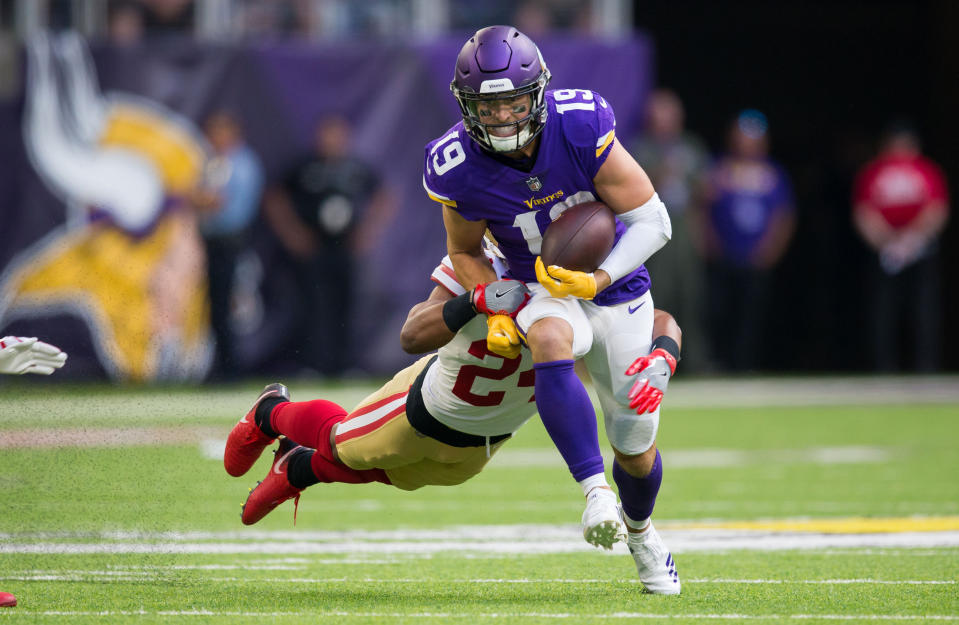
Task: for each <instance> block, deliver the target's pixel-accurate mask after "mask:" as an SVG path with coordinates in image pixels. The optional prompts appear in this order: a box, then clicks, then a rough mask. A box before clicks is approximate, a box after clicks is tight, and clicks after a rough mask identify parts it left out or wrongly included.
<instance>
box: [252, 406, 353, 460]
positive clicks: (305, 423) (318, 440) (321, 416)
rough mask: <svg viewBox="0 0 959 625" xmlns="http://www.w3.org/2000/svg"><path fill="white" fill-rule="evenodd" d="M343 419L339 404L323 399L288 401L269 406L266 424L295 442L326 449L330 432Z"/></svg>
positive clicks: (343, 412)
mask: <svg viewBox="0 0 959 625" xmlns="http://www.w3.org/2000/svg"><path fill="white" fill-rule="evenodd" d="M345 418H346V410H344V409H343V407H342V406H340V405H339V404H335V403H333V402H331V401H326V400H325V399H314V400H313V401H297V402H293V401H289V402H284V403H282V404H279V405H278V406H277V407H276V408H274V409H273V412H272V413H271V414H270V427H271V428H273V431H274V432H277V433H278V434H282V435H283V436H285V437H287V438H288V439H290V440H291V441H293V442H294V443H296V444H297V445H303V446H304V447H312V448H313V449H319V450H324V449H325V450H328V449H329V447H330V431H331V430H332V429H333V426H334V425H336V424H337V423H339V422H340V421H342V420H343V419H345Z"/></svg>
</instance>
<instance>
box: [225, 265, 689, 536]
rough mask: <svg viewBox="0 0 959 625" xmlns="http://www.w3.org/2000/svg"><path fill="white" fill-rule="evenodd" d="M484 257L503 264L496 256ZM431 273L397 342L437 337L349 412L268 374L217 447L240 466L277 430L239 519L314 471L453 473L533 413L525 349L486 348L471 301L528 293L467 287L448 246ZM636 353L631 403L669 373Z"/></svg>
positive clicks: (383, 476) (414, 484)
mask: <svg viewBox="0 0 959 625" xmlns="http://www.w3.org/2000/svg"><path fill="white" fill-rule="evenodd" d="M489 259H490V262H491V264H492V266H493V268H494V270H495V271H496V272H497V274H498V275H502V273H503V271H504V268H503V266H502V263H501V261H500V259H498V258H496V257H495V255H492V254H489ZM432 279H433V281H434V282H436V283H437V286H436V287H434V289H433V291H432V292H431V294H430V296H429V298H427V299H426V300H425V301H423V302H420V303H419V304H417V305H415V306H414V307H413V308H412V309H411V310H410V313H409V316H408V318H407V320H406V323H405V324H404V326H403V330H402V332H401V343H402V345H403V348H404V349H405V350H406V351H408V352H410V353H422V352H426V351H430V350H433V349H437V348H438V351H437V353H436V354H431V355H429V356H426V357H424V358H421V359H420V360H419V361H417V362H416V363H414V364H413V365H411V366H410V367H407V368H406V369H404V370H402V371H400V372H399V373H397V374H396V375H395V376H394V377H393V379H392V380H390V381H389V382H387V383H386V384H385V385H384V386H382V387H381V388H380V389H379V390H377V391H376V392H374V393H373V394H371V395H370V396H369V397H367V398H365V399H364V400H363V401H361V402H360V404H359V406H358V407H357V408H356V409H355V410H353V411H352V412H350V413H347V411H346V410H345V409H343V408H342V407H340V406H339V405H337V404H335V403H333V402H329V401H326V400H313V401H306V402H292V401H290V395H289V392H288V390H287V389H286V387H285V386H283V385H282V384H271V385H269V386H267V387H266V389H264V391H263V393H262V394H261V395H260V397H259V398H257V400H256V402H255V403H254V405H253V407H252V408H251V409H250V411H249V412H248V413H247V414H246V415H245V416H244V417H243V419H241V420H240V422H239V423H237V425H236V426H235V427H234V428H233V430H232V431H231V433H230V436H229V439H228V440H227V445H226V450H225V453H224V466H225V468H226V470H227V472H228V473H229V474H230V475H233V476H240V475H243V474H244V473H246V471H248V470H249V468H250V467H251V466H252V465H253V464H254V462H256V460H257V458H259V456H260V455H261V454H262V452H263V450H264V449H265V448H266V447H267V446H269V445H270V444H271V443H272V442H273V441H274V440H275V439H276V438H277V437H278V436H283V437H284V438H283V439H281V444H280V447H279V449H278V450H277V452H276V457H275V459H274V462H273V466H272V467H271V469H270V472H269V474H268V475H267V477H266V479H265V480H263V481H262V482H260V483H259V484H258V485H257V487H256V488H254V489H253V491H252V492H251V493H250V495H249V497H248V498H247V502H246V504H245V505H244V508H243V514H242V520H243V522H244V523H245V524H253V523H256V522H257V521H259V520H260V519H261V518H263V517H264V516H266V514H268V513H269V512H270V511H271V510H273V509H274V508H275V507H276V506H278V505H279V504H280V503H282V502H284V501H286V500H288V499H291V498H295V499H296V500H298V498H299V495H300V492H301V491H302V490H303V489H304V488H306V487H308V486H311V485H313V484H316V483H319V482H347V483H366V482H374V481H377V482H383V483H387V484H392V485H393V486H396V487H397V488H401V489H403V490H414V489H417V488H420V487H422V486H426V485H447V486H448V485H455V484H460V483H463V482H465V481H466V480H468V479H469V478H471V477H473V476H474V475H476V474H477V473H479V472H480V471H481V470H482V468H483V467H484V466H485V465H486V463H487V462H489V460H490V458H491V457H492V455H493V454H495V453H496V451H497V450H498V449H499V448H500V447H501V446H502V444H503V443H504V442H505V441H506V440H507V439H508V438H509V437H510V436H511V435H512V433H513V432H515V431H516V430H517V429H518V428H519V427H520V426H522V425H523V424H524V423H525V422H526V421H528V420H529V419H530V418H531V417H532V416H533V415H534V414H535V413H536V407H535V403H534V402H533V397H532V395H533V384H534V380H533V376H534V374H533V371H532V360H531V358H530V355H529V352H528V351H526V350H521V351H519V352H518V353H517V354H516V355H515V356H514V357H504V356H500V355H497V354H494V353H492V352H490V351H489V350H488V349H487V346H486V336H487V325H486V320H485V317H484V315H480V314H478V313H477V311H476V309H475V308H474V302H475V301H476V299H477V298H478V297H483V298H485V303H486V305H487V306H493V307H495V308H497V310H500V311H501V312H503V313H504V314H514V315H515V314H516V313H517V312H518V310H519V309H521V308H522V307H523V305H524V304H525V302H526V300H527V299H528V293H527V290H526V287H525V286H523V284H522V283H521V282H518V281H515V280H499V281H496V282H492V283H490V284H487V285H481V288H478V289H475V290H474V291H469V292H468V291H466V289H464V288H463V287H462V286H461V285H460V284H459V283H458V282H457V281H456V280H455V277H454V273H453V269H452V264H451V263H450V261H449V258H448V257H447V258H444V259H443V262H442V263H441V264H440V265H439V266H438V267H437V268H436V269H435V270H434V272H433V275H432ZM656 333H657V335H662V336H664V337H670V340H671V341H674V342H675V344H676V345H677V346H678V345H679V344H680V342H681V332H680V330H679V327H678V326H677V325H676V322H675V321H674V320H673V318H672V317H671V316H670V315H669V314H668V313H665V312H663V311H657V316H656ZM644 358H645V359H646V361H648V362H645V361H644V363H642V364H638V365H637V366H636V371H635V374H637V376H636V384H635V387H636V392H635V395H636V397H637V409H642V408H644V407H645V406H640V405H639V402H643V403H644V404H648V403H649V402H653V403H655V404H656V405H658V401H659V399H660V398H661V397H662V390H664V389H665V385H664V381H665V380H668V377H669V375H671V374H672V369H669V370H668V371H667V373H666V374H665V375H663V374H662V371H660V369H659V365H660V363H661V361H662V358H660V357H659V356H658V355H655V354H651V355H648V356H644ZM640 360H642V359H640ZM637 363H639V360H638V361H637ZM657 393H658V396H657ZM655 407H656V406H653V409H655ZM587 521H588V518H587V516H586V515H584V536H585V537H586V539H587V540H588V541H589V542H591V544H595V545H598V546H603V547H606V548H610V547H611V545H612V544H613V542H614V539H615V537H614V536H612V535H610V534H609V532H610V531H613V530H616V529H617V527H610V526H603V527H599V528H597V527H591V526H589V525H588V523H587ZM604 532H605V533H604Z"/></svg>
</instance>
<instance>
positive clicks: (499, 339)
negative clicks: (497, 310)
mask: <svg viewBox="0 0 959 625" xmlns="http://www.w3.org/2000/svg"><path fill="white" fill-rule="evenodd" d="M486 327H487V333H486V348H487V349H488V350H490V351H491V352H493V353H494V354H497V355H499V356H502V357H503V358H516V357H517V356H519V352H520V350H521V349H522V345H521V344H520V342H519V332H517V330H516V322H515V321H513V318H512V317H510V316H509V315H492V316H490V317H487V318H486Z"/></svg>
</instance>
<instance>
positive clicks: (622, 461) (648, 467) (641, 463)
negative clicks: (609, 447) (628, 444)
mask: <svg viewBox="0 0 959 625" xmlns="http://www.w3.org/2000/svg"><path fill="white" fill-rule="evenodd" d="M614 452H615V454H616V463H617V464H619V466H620V467H622V469H623V470H624V471H626V473H629V474H630V475H632V476H633V477H639V478H643V477H646V476H647V475H649V474H650V473H651V472H652V470H653V464H655V462H656V445H655V444H654V445H652V446H651V447H650V448H649V449H647V450H646V451H644V452H643V453H641V454H636V455H627V454H624V453H622V452H621V451H619V450H614Z"/></svg>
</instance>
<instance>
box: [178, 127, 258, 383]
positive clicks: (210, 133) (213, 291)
mask: <svg viewBox="0 0 959 625" xmlns="http://www.w3.org/2000/svg"><path fill="white" fill-rule="evenodd" d="M203 129H204V133H205V134H206V137H207V140H208V141H209V143H210V147H211V148H212V150H213V157H212V158H211V159H210V160H209V161H208V162H207V164H206V168H205V171H204V179H203V182H202V185H201V186H200V187H199V188H198V189H196V190H195V191H194V193H193V196H192V198H191V199H192V203H193V206H194V207H195V208H196V210H197V213H198V215H199V220H200V234H201V235H202V236H203V241H204V243H205V245H206V257H207V277H208V280H209V289H210V324H211V326H212V328H213V334H214V337H215V338H216V345H217V347H216V362H215V364H214V369H213V371H214V375H215V376H218V377H222V378H231V377H234V376H235V375H236V374H237V373H238V363H237V361H236V357H235V350H234V346H233V343H234V336H233V332H232V328H231V325H230V319H231V309H232V305H231V302H232V295H233V290H234V281H235V270H236V265H237V260H238V258H239V256H240V254H241V253H242V252H243V251H244V250H245V249H246V247H247V245H248V243H249V231H250V226H251V224H252V223H253V220H254V219H255V218H256V216H257V213H258V209H259V206H260V199H261V196H262V193H263V179H264V176H263V165H262V164H261V162H260V158H259V157H258V156H257V155H256V153H255V152H254V151H253V150H252V149H251V148H250V147H249V146H248V145H247V144H246V142H245V141H244V138H243V131H242V129H241V128H240V124H239V122H238V121H237V119H236V118H235V117H234V116H233V115H231V114H230V113H227V112H225V111H217V112H215V113H213V114H212V115H210V116H209V117H208V118H207V119H206V121H205V123H204V126H203Z"/></svg>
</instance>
